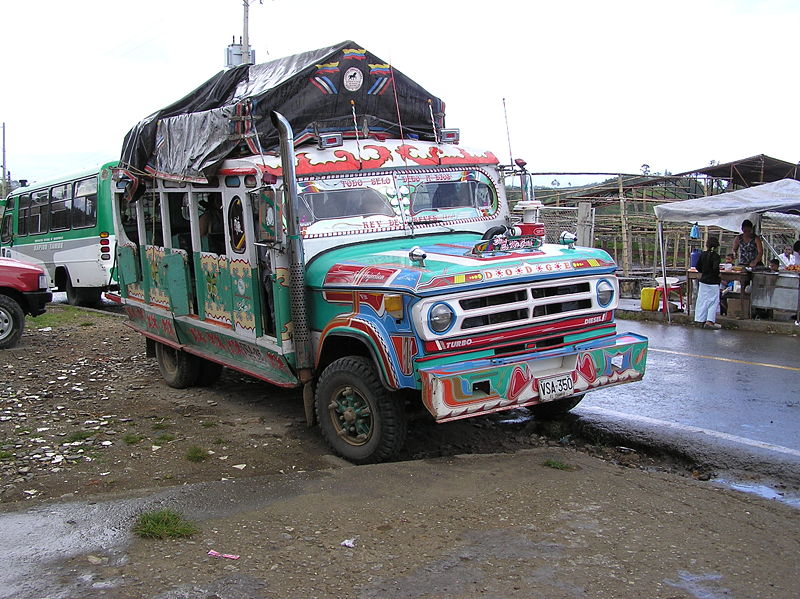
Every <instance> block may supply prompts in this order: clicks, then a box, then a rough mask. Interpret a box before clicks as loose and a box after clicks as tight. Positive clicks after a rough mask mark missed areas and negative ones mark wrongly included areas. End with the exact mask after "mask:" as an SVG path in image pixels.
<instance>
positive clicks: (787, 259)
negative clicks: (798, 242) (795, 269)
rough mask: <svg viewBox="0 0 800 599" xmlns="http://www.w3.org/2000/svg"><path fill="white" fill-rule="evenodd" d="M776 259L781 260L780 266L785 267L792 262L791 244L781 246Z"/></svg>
mask: <svg viewBox="0 0 800 599" xmlns="http://www.w3.org/2000/svg"><path fill="white" fill-rule="evenodd" d="M778 260H780V261H781V268H786V267H787V266H789V265H790V264H791V263H792V246H790V245H787V246H786V247H785V248H783V253H782V254H778Z"/></svg>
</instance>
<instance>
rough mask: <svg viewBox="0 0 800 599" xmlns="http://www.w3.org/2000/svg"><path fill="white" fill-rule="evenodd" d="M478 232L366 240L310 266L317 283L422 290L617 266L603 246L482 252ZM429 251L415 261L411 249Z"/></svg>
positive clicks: (600, 271)
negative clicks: (477, 250)
mask: <svg viewBox="0 0 800 599" xmlns="http://www.w3.org/2000/svg"><path fill="white" fill-rule="evenodd" d="M480 241H481V238H480V236H479V235H477V234H474V233H458V234H444V235H433V236H426V237H417V238H409V237H404V238H399V239H392V240H387V241H380V242H364V243H359V244H354V245H350V246H345V247H339V248H334V249H331V250H329V251H327V252H325V253H323V254H320V255H317V256H316V257H315V258H314V259H313V260H312V261H311V262H310V263H309V264H308V267H307V279H306V283H307V284H308V285H309V286H310V287H312V288H318V289H319V288H324V289H359V290H367V289H373V290H384V291H385V290H395V291H400V292H403V291H405V292H410V293H414V294H417V295H433V294H438V293H442V292H443V291H445V290H447V291H465V290H468V289H471V288H480V287H486V286H489V285H491V286H494V285H500V284H506V283H512V282H514V283H522V282H525V281H526V280H534V279H535V280H542V279H547V278H561V277H564V276H580V275H588V274H609V273H613V272H614V271H615V270H616V268H617V266H616V264H615V262H614V261H613V260H612V259H611V257H610V256H609V255H608V254H607V253H606V252H605V251H603V250H599V249H593V248H583V247H576V248H573V249H569V248H567V247H565V246H560V245H551V244H546V245H544V246H542V247H540V248H538V249H536V250H522V251H512V252H498V253H494V254H483V255H477V254H473V253H472V249H473V247H474V245H475V244H476V243H478V242H480ZM414 247H419V248H420V249H421V250H422V251H423V252H425V254H426V255H427V256H426V258H425V260H424V262H423V263H422V264H420V263H419V262H413V261H412V260H411V259H410V257H409V252H410V251H411V249H412V248H414Z"/></svg>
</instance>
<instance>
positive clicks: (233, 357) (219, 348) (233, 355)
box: [175, 318, 299, 387]
mask: <svg viewBox="0 0 800 599" xmlns="http://www.w3.org/2000/svg"><path fill="white" fill-rule="evenodd" d="M175 326H176V328H177V330H178V336H179V337H180V339H182V340H184V341H185V345H183V346H182V349H183V350H185V351H187V352H189V353H191V354H194V355H197V356H200V357H202V358H205V359H208V360H211V361H213V362H219V363H221V364H225V365H226V366H228V367H230V368H233V369H235V370H239V371H240V372H245V373H247V374H250V375H252V376H255V377H257V378H259V379H262V380H265V381H268V382H270V383H273V384H275V385H279V386H281V387H296V386H297V385H298V384H299V383H298V380H297V378H296V377H295V376H294V374H293V373H292V371H291V368H290V367H289V364H288V363H287V362H286V360H285V359H284V358H283V356H281V355H280V354H278V353H276V352H273V351H270V350H269V349H267V348H265V347H261V346H260V345H256V343H254V342H251V341H250V340H247V339H242V337H241V335H238V334H236V333H234V332H232V331H230V330H226V329H224V328H219V327H210V326H208V325H206V326H202V325H198V324H197V323H195V322H194V321H193V320H192V319H191V318H176V319H175Z"/></svg>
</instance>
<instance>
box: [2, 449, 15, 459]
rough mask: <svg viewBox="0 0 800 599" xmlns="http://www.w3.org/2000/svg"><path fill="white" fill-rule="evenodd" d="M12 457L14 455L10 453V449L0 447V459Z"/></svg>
mask: <svg viewBox="0 0 800 599" xmlns="http://www.w3.org/2000/svg"><path fill="white" fill-rule="evenodd" d="M13 457H14V454H13V453H11V452H10V451H5V450H2V449H0V460H8V459H10V458H13Z"/></svg>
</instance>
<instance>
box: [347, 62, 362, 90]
mask: <svg viewBox="0 0 800 599" xmlns="http://www.w3.org/2000/svg"><path fill="white" fill-rule="evenodd" d="M363 83H364V74H363V73H362V72H361V70H360V69H358V68H356V67H350V68H349V69H347V70H346V71H345V72H344V88H345V89H346V90H347V91H349V92H356V91H358V90H359V89H361V85H362V84H363Z"/></svg>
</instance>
